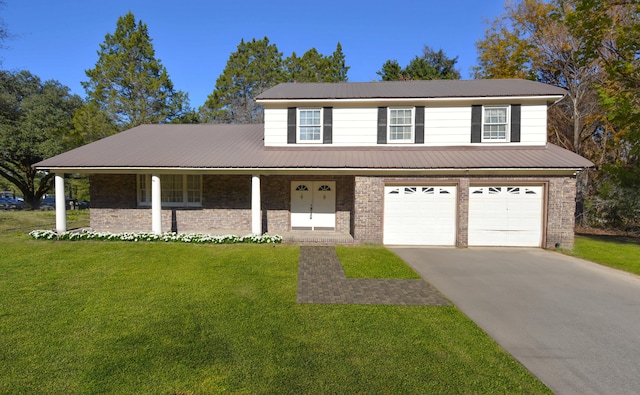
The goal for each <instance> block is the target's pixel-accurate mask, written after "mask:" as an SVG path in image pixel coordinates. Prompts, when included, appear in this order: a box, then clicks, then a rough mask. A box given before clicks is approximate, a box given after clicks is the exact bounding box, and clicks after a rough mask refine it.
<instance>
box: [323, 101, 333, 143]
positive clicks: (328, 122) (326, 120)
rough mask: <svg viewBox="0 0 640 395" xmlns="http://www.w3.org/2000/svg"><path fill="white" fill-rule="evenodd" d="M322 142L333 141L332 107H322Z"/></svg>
mask: <svg viewBox="0 0 640 395" xmlns="http://www.w3.org/2000/svg"><path fill="white" fill-rule="evenodd" d="M322 118H323V119H322V144H331V143H332V142H333V107H324V108H323V109H322Z"/></svg>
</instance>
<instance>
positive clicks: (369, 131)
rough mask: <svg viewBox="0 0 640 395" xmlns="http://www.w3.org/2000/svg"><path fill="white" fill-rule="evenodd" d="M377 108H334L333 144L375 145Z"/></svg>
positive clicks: (376, 137) (376, 138)
mask: <svg viewBox="0 0 640 395" xmlns="http://www.w3.org/2000/svg"><path fill="white" fill-rule="evenodd" d="M377 140H378V108H334V109H333V144H334V145H342V146H363V145H364V146H367V145H369V146H370V145H376V144H377Z"/></svg>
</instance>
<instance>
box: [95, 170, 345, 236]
mask: <svg viewBox="0 0 640 395" xmlns="http://www.w3.org/2000/svg"><path fill="white" fill-rule="evenodd" d="M294 180H304V181H319V180H329V181H335V182H336V231H337V232H341V233H349V234H352V228H353V224H352V214H351V213H352V211H353V177H350V176H338V177H320V176H303V177H300V176H262V177H261V180H260V186H261V197H262V202H261V204H262V230H263V232H265V233H266V232H268V233H272V234H273V233H282V232H289V231H290V230H291V221H290V213H289V210H290V208H291V196H290V194H291V182H292V181H294ZM136 188H137V181H136V176H135V175H130V174H126V175H115V174H100V175H93V176H91V227H92V228H93V229H95V230H98V231H110V232H122V231H136V232H150V231H151V208H149V207H138V204H137V190H136ZM202 199H203V201H202V207H201V208H169V207H166V208H163V209H162V229H163V230H166V231H169V230H172V231H177V232H182V233H189V232H216V233H218V232H232V233H237V234H248V233H251V176H248V175H204V176H203V177H202Z"/></svg>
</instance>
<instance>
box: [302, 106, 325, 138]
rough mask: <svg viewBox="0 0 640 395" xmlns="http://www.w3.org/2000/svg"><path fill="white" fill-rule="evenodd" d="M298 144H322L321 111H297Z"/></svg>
mask: <svg viewBox="0 0 640 395" xmlns="http://www.w3.org/2000/svg"><path fill="white" fill-rule="evenodd" d="M298 142H299V143H322V109H320V108H304V109H298Z"/></svg>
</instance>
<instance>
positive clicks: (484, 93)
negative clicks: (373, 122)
mask: <svg viewBox="0 0 640 395" xmlns="http://www.w3.org/2000/svg"><path fill="white" fill-rule="evenodd" d="M565 94H566V91H565V90H564V89H562V88H558V87H555V86H552V85H548V84H543V83H540V82H535V81H529V80H523V79H495V80H489V79H485V80H428V81H385V82H334V83H296V82H291V83H283V84H279V85H276V86H274V87H273V88H271V89H268V90H266V91H265V92H263V93H262V94H260V95H258V97H257V100H258V101H260V100H310V99H317V100H321V99H325V100H331V99H431V98H439V99H445V98H466V97H513V96H564V95H565Z"/></svg>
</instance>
